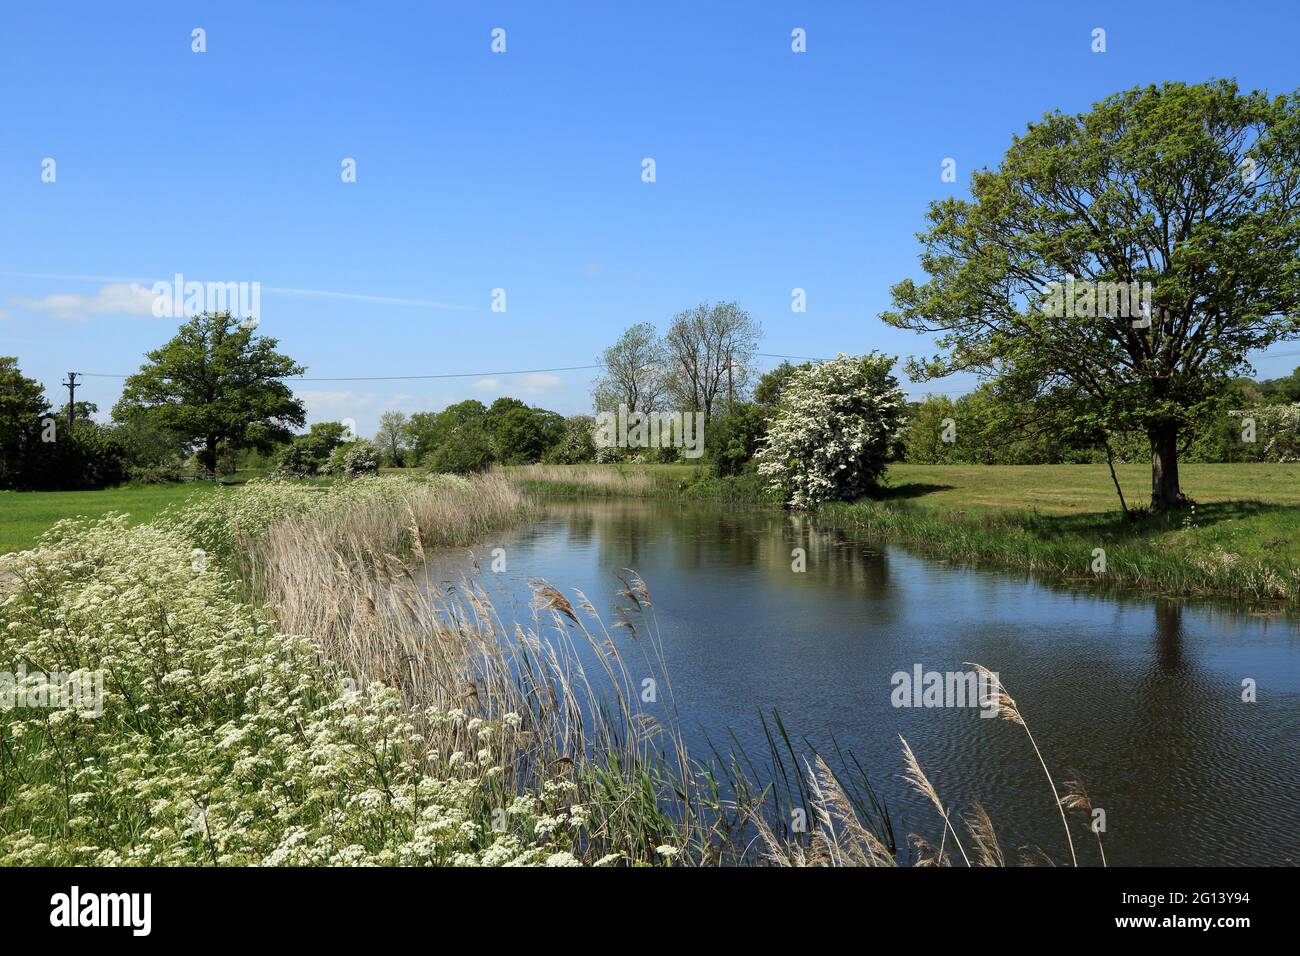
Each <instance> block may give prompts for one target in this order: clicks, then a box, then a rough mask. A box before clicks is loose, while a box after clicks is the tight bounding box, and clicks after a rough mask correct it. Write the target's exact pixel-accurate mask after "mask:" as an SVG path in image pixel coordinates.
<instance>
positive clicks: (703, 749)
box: [427, 499, 1300, 866]
mask: <svg viewBox="0 0 1300 956" xmlns="http://www.w3.org/2000/svg"><path fill="white" fill-rule="evenodd" d="M495 548H501V549H503V550H502V552H498V556H499V557H500V558H504V564H505V568H504V570H501V571H499V572H493V571H491V570H490V568H491V565H492V552H493V549H495ZM795 549H803V552H804V555H805V562H806V567H805V570H802V571H798V570H794V566H796V565H797V563H798V553H797V552H795ZM472 550H473V554H474V555H475V557H476V559H477V563H478V565H479V567H480V568H481V570H480V571H477V572H475V571H474V570H473V567H472V562H473V559H472V558H471V554H470V552H469V551H467V550H463V549H462V550H455V551H447V552H443V553H440V554H438V555H435V556H433V557H432V558H431V560H430V563H429V566H428V569H427V570H428V573H429V575H430V578H431V580H434V581H437V582H439V583H440V584H444V585H445V584H453V583H456V582H458V581H460V580H461V579H462V578H463V577H465V576H466V575H473V576H474V578H475V579H476V580H477V581H478V582H479V583H480V584H481V585H482V586H483V587H484V588H485V589H486V590H487V591H488V593H489V594H490V595H491V596H492V598H493V601H494V603H495V605H496V608H497V612H498V614H499V615H500V616H501V617H502V618H503V620H506V621H511V620H515V621H518V622H520V623H522V624H524V625H525V626H529V624H530V623H531V622H533V621H534V619H535V616H536V612H534V611H533V610H532V609H531V607H530V603H531V600H532V591H531V589H530V588H529V585H528V582H529V580H530V579H534V578H544V579H546V580H547V581H549V582H550V583H552V584H554V585H555V586H556V587H558V588H560V589H561V590H562V591H564V592H565V593H566V594H569V595H572V593H573V591H574V590H575V589H576V590H580V591H582V592H583V593H585V594H586V595H587V597H588V598H590V600H591V601H592V603H593V604H594V605H595V606H596V608H597V610H598V611H599V612H600V613H601V615H602V617H604V618H605V619H606V621H607V623H612V622H613V621H614V620H616V619H617V607H618V606H619V605H626V604H627V603H628V602H627V599H626V598H619V597H617V591H618V590H619V589H621V588H622V587H623V585H622V584H621V583H620V581H619V578H618V575H620V574H625V573H626V572H625V571H624V569H629V568H630V569H633V570H635V571H636V572H637V573H638V574H640V575H641V576H642V578H643V579H644V580H645V582H646V584H647V586H648V589H649V592H650V594H651V596H652V598H653V601H654V614H655V618H656V620H657V626H658V630H659V634H660V639H661V641H662V645H663V652H664V658H665V661H666V664H667V667H668V671H669V673H670V675H671V679H672V684H673V688H674V690H675V696H676V701H677V707H678V712H679V715H678V720H679V724H680V726H681V729H682V731H683V734H684V736H685V738H686V740H687V742H688V744H689V745H690V746H691V749H692V752H694V753H697V754H699V755H701V756H703V755H705V754H707V753H708V752H709V751H708V746H709V741H712V742H713V743H714V744H719V743H722V744H726V743H727V742H728V741H729V737H730V735H731V734H734V735H735V736H736V738H738V739H739V740H740V742H741V743H742V744H743V745H744V746H746V747H747V748H752V749H753V750H754V752H757V753H763V754H765V753H766V752H767V745H766V741H765V739H764V736H763V731H762V726H761V724H760V722H759V719H758V714H759V712H760V711H762V712H767V713H769V714H770V712H771V711H772V710H774V709H775V710H777V711H779V713H780V714H781V717H782V720H783V721H784V723H785V725H786V728H787V729H788V730H789V731H790V733H791V735H792V736H794V737H796V738H806V739H807V740H808V741H810V742H811V743H812V744H813V745H815V746H817V747H818V748H819V749H826V750H829V749H831V747H832V742H834V743H838V745H839V746H840V747H841V748H843V749H845V750H851V751H852V752H853V754H854V755H855V756H856V758H857V760H858V761H859V762H860V764H861V765H862V767H863V768H864V769H865V770H866V772H867V774H868V776H869V777H870V779H871V780H872V783H873V785H874V786H875V788H876V790H877V793H878V795H879V796H881V797H882V798H883V799H884V800H885V801H886V802H887V804H888V806H889V809H890V812H891V814H892V815H893V818H894V824H895V830H896V832H897V834H898V836H899V839H900V842H902V841H903V840H904V839H905V838H906V834H907V833H909V832H917V833H920V834H922V835H923V836H925V837H926V838H927V839H929V840H930V841H931V842H933V843H935V844H936V845H937V843H938V839H939V836H940V835H941V829H942V823H941V821H940V820H939V818H938V817H937V815H936V814H935V812H934V810H933V809H932V808H930V807H929V806H928V804H926V803H925V802H923V801H922V800H921V799H920V798H918V797H917V796H916V795H915V794H914V793H913V792H912V791H911V790H909V789H908V788H907V786H906V785H905V784H904V783H903V781H902V780H901V777H900V775H901V772H902V770H903V762H902V753H901V748H900V744H899V739H898V738H899V735H900V734H901V735H903V736H904V737H906V738H907V741H908V743H909V744H910V745H911V747H912V749H913V750H914V751H915V753H916V756H917V758H918V760H919V761H920V764H921V766H922V767H923V768H924V770H925V771H926V773H927V774H928V775H929V777H930V779H931V781H932V782H933V783H934V784H935V786H936V788H937V789H938V791H939V793H940V795H941V797H942V798H943V800H944V802H945V803H947V804H948V805H949V806H951V807H953V808H954V809H957V810H959V811H961V810H966V809H968V808H969V807H970V806H971V805H972V804H973V802H974V801H976V800H978V801H979V802H980V803H981V804H983V806H984V807H985V808H986V809H987V810H988V812H989V815H990V816H991V818H992V820H993V823H994V826H995V828H996V830H997V833H998V837H999V840H1000V842H1001V844H1002V846H1003V848H1004V850H1006V851H1008V854H1009V856H1012V857H1013V858H1014V857H1015V853H1014V851H1015V849H1016V848H1020V847H1026V846H1036V847H1039V848H1041V849H1042V850H1043V851H1044V852H1045V853H1046V854H1047V855H1048V856H1049V857H1050V858H1052V859H1053V860H1054V861H1055V862H1057V863H1058V864H1068V863H1069V854H1068V851H1067V849H1066V845H1065V839H1064V836H1063V832H1062V829H1061V822H1060V817H1059V816H1058V814H1057V812H1056V809H1055V807H1054V805H1053V797H1052V794H1051V791H1050V789H1048V785H1047V780H1046V777H1045V776H1044V775H1043V772H1042V768H1041V767H1040V766H1039V763H1038V759H1037V757H1036V756H1035V754H1034V752H1033V749H1032V748H1031V747H1030V745H1029V742H1028V740H1027V739H1026V736H1025V733H1024V731H1023V730H1022V729H1021V728H1020V727H1018V726H1016V725H1014V724H1013V723H1011V722H1009V721H1006V720H994V719H985V718H982V717H981V716H980V710H979V707H978V706H969V705H968V706H964V707H958V706H938V707H926V706H920V707H915V706H902V707H900V706H896V704H897V703H898V699H899V697H900V696H903V695H902V694H901V692H897V687H898V685H899V683H900V681H899V680H897V679H896V678H895V675H897V674H899V673H900V672H902V673H906V674H909V675H911V674H913V673H915V671H916V668H917V667H918V665H919V667H920V668H921V670H922V672H923V673H924V672H930V671H934V672H938V673H940V674H944V673H946V672H960V671H967V670H969V667H968V666H967V664H966V662H976V663H980V664H983V665H985V666H986V667H988V668H990V669H991V670H993V671H996V672H998V673H999V674H1000V675H1001V679H1002V681H1003V683H1004V684H1005V686H1006V688H1007V690H1008V692H1009V693H1010V694H1011V695H1012V696H1013V697H1014V698H1015V699H1016V701H1017V703H1018V704H1019V707H1020V710H1021V712H1022V714H1023V716H1024V718H1025V720H1026V722H1027V724H1028V726H1029V728H1030V730H1032V732H1033V734H1034V737H1035V739H1036V741H1037V743H1038V746H1039V748H1040V749H1041V750H1042V753H1043V758H1044V759H1045V760H1046V762H1047V765H1048V767H1049V768H1050V769H1051V771H1052V773H1053V776H1054V777H1055V779H1056V780H1057V781H1058V784H1059V782H1060V781H1062V780H1064V779H1067V778H1071V777H1076V776H1077V777H1078V778H1079V779H1081V780H1082V781H1083V782H1084V783H1085V784H1086V786H1087V789H1088V793H1089V796H1090V797H1091V800H1092V803H1093V805H1094V807H1098V808H1101V809H1102V810H1104V812H1105V827H1106V829H1105V832H1104V833H1103V835H1102V839H1103V840H1104V842H1105V851H1106V856H1107V860H1108V862H1109V863H1110V864H1111V865H1147V866H1167V865H1182V864H1186V865H1213V864H1218V865H1259V864H1279V865H1294V864H1296V863H1297V861H1300V849H1298V847H1300V839H1298V838H1297V835H1296V834H1297V829H1298V824H1300V799H1298V795H1300V626H1298V625H1297V622H1296V620H1295V619H1294V618H1287V617H1282V616H1276V615H1264V614H1252V613H1250V612H1249V611H1248V610H1246V609H1239V608H1234V607H1230V606H1224V605H1210V604H1196V603H1190V602H1179V601H1174V600H1168V599H1159V598H1150V597H1145V596H1143V597H1137V596H1124V595H1120V596H1116V595H1102V594H1098V593H1096V592H1093V591H1086V590H1077V589H1076V590H1072V589H1070V588H1067V587H1064V586H1061V585H1058V584H1053V583H1050V582H1044V581H1041V580H1035V579H1033V578H1031V577H1028V576H1025V575H1022V574H1015V573H1006V572H994V571H986V570H972V569H969V568H963V567H959V566H955V565H951V564H947V563H944V562H938V561H935V560H933V559H930V558H925V557H921V556H919V555H917V554H915V553H911V552H909V551H908V550H906V549H904V548H902V547H897V546H893V545H882V544H879V543H874V544H873V543H871V542H866V541H862V540H855V539H854V538H852V537H849V536H847V535H846V534H844V533H842V532H840V531H838V530H835V529H831V528H826V527H821V526H819V525H818V524H817V523H816V522H815V521H813V520H812V519H809V518H807V517H801V516H797V515H789V514H783V513H779V512H775V511H763V510H752V509H737V508H729V507H725V506H720V505H712V504H703V503H695V502H689V503H684V502H675V501H662V500H628V499H613V500H602V499H586V500H580V501H568V500H561V499H546V500H545V501H544V502H543V504H542V512H541V515H540V517H539V518H538V520H537V521H535V522H534V523H532V524H530V525H527V526H523V527H517V528H512V529H509V530H507V531H502V532H498V533H496V534H494V535H493V536H491V537H490V538H486V539H484V540H483V541H482V542H480V543H479V544H477V545H476V546H475V547H474V548H473V549H472ZM499 565H500V561H498V566H499ZM539 623H540V625H541V626H543V627H549V626H551V624H550V620H549V616H543V617H542V618H541V619H540V622H539ZM634 676H635V675H634ZM1248 680H1249V681H1254V683H1255V686H1256V687H1257V691H1256V700H1255V701H1254V702H1245V701H1243V700H1242V695H1243V682H1244V681H1248ZM1072 832H1073V833H1074V836H1075V842H1076V847H1077V849H1078V852H1079V855H1080V861H1081V862H1082V863H1089V864H1095V863H1097V862H1099V861H1098V856H1097V848H1096V843H1095V840H1094V839H1093V838H1092V837H1091V835H1090V834H1089V833H1088V831H1087V830H1086V828H1085V825H1084V823H1083V822H1082V819H1081V818H1080V820H1079V821H1078V822H1076V823H1075V825H1074V827H1073V831H1072Z"/></svg>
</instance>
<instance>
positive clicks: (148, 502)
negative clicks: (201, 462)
mask: <svg viewBox="0 0 1300 956" xmlns="http://www.w3.org/2000/svg"><path fill="white" fill-rule="evenodd" d="M215 487H217V485H216V483H215V482H210V481H195V482H184V483H177V484H167V485H125V486H123V487H121V488H107V489H105V490H103V491H0V554H3V553H5V552H8V551H22V550H24V549H25V548H30V547H31V546H32V545H33V544H34V543H35V541H36V539H37V538H38V537H40V535H41V533H42V532H43V531H45V530H47V529H48V528H49V527H50V525H52V524H54V522H56V521H58V520H60V519H62V518H76V517H79V516H80V517H86V518H98V517H100V516H101V515H104V514H107V513H108V512H110V511H124V512H126V513H127V514H129V515H130V516H131V523H132V524H136V523H138V522H141V521H148V520H150V519H151V518H153V517H154V516H155V515H157V514H158V513H159V512H160V511H162V510H163V509H164V508H166V507H167V506H168V505H169V504H172V503H173V502H176V501H184V500H185V499H186V498H188V497H190V495H202V494H210V493H211V492H212V490H213V489H214V488H215Z"/></svg>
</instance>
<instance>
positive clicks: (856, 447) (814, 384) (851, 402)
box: [755, 352, 904, 508]
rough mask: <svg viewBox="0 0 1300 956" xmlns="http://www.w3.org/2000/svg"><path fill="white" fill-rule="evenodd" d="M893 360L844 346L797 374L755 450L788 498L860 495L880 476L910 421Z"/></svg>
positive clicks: (812, 500) (811, 500)
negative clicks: (854, 352)
mask: <svg viewBox="0 0 1300 956" xmlns="http://www.w3.org/2000/svg"><path fill="white" fill-rule="evenodd" d="M893 366H894V361H893V359H891V358H889V357H887V356H884V355H880V354H879V353H875V352H873V353H871V354H869V355H864V356H860V357H855V356H849V355H843V354H841V355H840V356H839V357H838V358H836V359H834V360H833V361H830V362H822V363H820V364H817V365H813V366H812V367H810V368H805V369H797V370H796V371H795V372H794V373H793V374H791V376H790V379H789V381H788V383H787V384H786V386H785V388H784V389H783V391H782V395H781V401H780V404H779V405H778V406H777V413H776V417H775V418H774V419H773V420H772V422H771V424H770V426H769V428H768V433H767V437H766V438H765V439H764V441H763V444H762V447H761V448H760V449H759V450H758V453H757V454H756V455H755V461H756V462H757V463H758V472H759V474H760V475H762V476H763V477H764V478H765V479H767V482H768V487H769V488H770V489H771V490H772V491H773V492H775V493H777V494H780V496H781V498H782V500H783V501H785V502H786V503H788V504H789V505H791V506H792V507H796V508H806V507H809V506H810V505H815V504H817V503H818V502H821V501H828V500H836V499H838V500H849V499H852V498H856V497H858V496H860V495H862V494H863V493H865V492H866V491H868V490H869V489H870V488H871V487H872V486H874V485H875V484H876V482H877V481H878V480H879V478H880V476H881V475H882V474H883V473H884V470H885V463H886V461H888V458H889V453H890V448H891V445H892V444H893V442H894V441H895V439H896V438H897V436H898V434H899V431H900V429H901V428H902V426H903V421H904V412H903V393H902V392H901V391H900V390H899V387H898V382H897V380H896V379H895V378H894V376H893V374H892V369H893Z"/></svg>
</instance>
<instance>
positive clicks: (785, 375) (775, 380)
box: [754, 360, 812, 409]
mask: <svg viewBox="0 0 1300 956" xmlns="http://www.w3.org/2000/svg"><path fill="white" fill-rule="evenodd" d="M811 364H812V363H811V362H804V363H803V364H801V365H791V364H790V363H789V362H788V361H784V360H783V361H782V362H781V364H780V365H778V366H777V367H776V368H774V369H769V370H768V371H766V372H764V373H763V374H762V375H760V376H759V378H758V384H757V385H755V386H754V401H755V402H757V403H758V404H759V405H762V406H763V407H764V408H767V409H774V408H776V406H777V405H778V404H779V403H780V401H781V393H782V392H783V391H785V386H786V383H787V382H789V381H790V377H791V376H792V375H794V373H795V371H796V370H797V369H803V368H809V367H810V366H811Z"/></svg>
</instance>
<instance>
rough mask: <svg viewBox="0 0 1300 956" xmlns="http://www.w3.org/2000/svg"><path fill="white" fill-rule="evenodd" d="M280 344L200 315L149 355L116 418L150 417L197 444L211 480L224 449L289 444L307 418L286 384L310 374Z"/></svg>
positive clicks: (222, 316)
mask: <svg viewBox="0 0 1300 956" xmlns="http://www.w3.org/2000/svg"><path fill="white" fill-rule="evenodd" d="M278 344H279V343H278V342H277V341H276V340H275V339H272V338H267V337H266V336H260V335H254V334H253V330H252V327H251V323H240V322H239V321H238V320H236V319H235V318H234V317H233V316H232V315H231V314H230V313H228V312H205V313H203V314H202V315H196V316H195V317H194V318H192V319H190V320H189V321H188V322H186V323H185V324H184V325H182V326H181V328H180V331H179V332H178V333H177V334H176V336H175V338H173V339H172V340H171V341H170V342H168V343H167V344H166V345H164V346H163V347H162V348H160V349H155V350H154V351H152V352H149V353H148V354H147V356H146V357H147V358H148V359H149V361H148V362H147V363H146V364H145V365H143V366H142V367H141V369H140V371H139V372H137V373H136V374H135V375H132V376H131V377H130V378H128V379H127V380H126V385H125V387H124V388H123V391H122V397H121V399H120V400H119V401H118V403H117V405H116V407H115V408H114V409H113V417H114V418H115V419H116V420H118V421H130V420H131V419H132V418H134V417H135V416H138V415H147V416H149V417H150V418H151V419H152V420H153V421H154V422H156V423H157V424H158V425H159V426H160V427H162V428H166V429H168V430H169V431H172V432H175V433H176V434H178V435H181V436H183V437H185V438H186V439H187V440H190V441H192V442H196V443H198V444H199V446H200V448H199V456H200V461H201V462H202V464H203V466H204V468H206V469H207V470H208V471H210V472H215V471H216V467H217V451H218V447H219V446H221V445H222V444H225V445H226V446H228V447H230V448H247V447H252V448H258V449H260V450H266V449H268V448H270V447H271V446H272V445H274V444H275V443H277V442H284V441H288V440H289V439H290V438H291V437H292V428H293V427H294V426H299V427H301V426H302V424H303V422H304V420H305V417H306V416H305V410H304V408H303V404H302V402H300V401H298V400H297V399H295V398H294V397H293V393H292V392H291V391H290V390H289V386H288V385H286V384H285V383H284V379H285V378H288V377H290V376H294V375H301V374H302V373H303V372H304V371H305V370H304V368H303V367H302V366H301V365H298V364H297V363H296V362H294V361H293V360H292V359H290V358H289V357H288V356H285V355H281V354H280V353H278V352H277V351H275V348H276V346H277V345H278Z"/></svg>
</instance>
